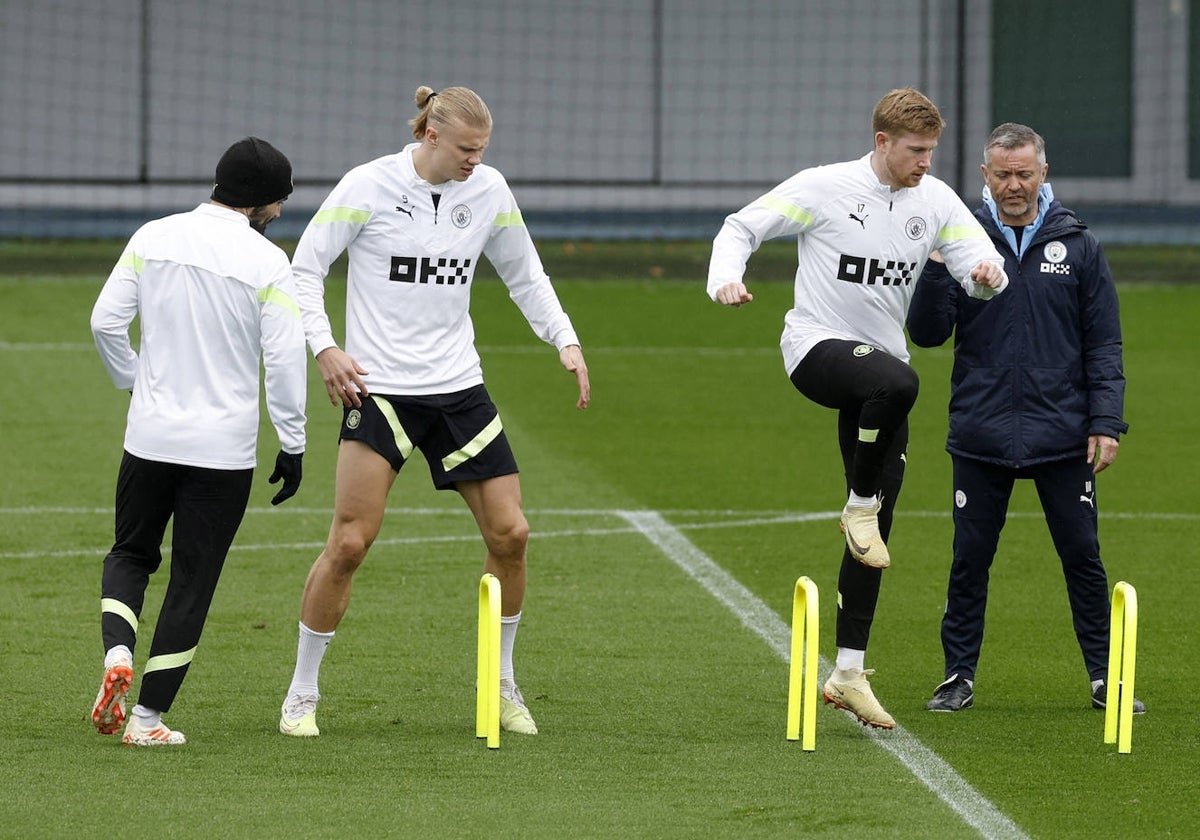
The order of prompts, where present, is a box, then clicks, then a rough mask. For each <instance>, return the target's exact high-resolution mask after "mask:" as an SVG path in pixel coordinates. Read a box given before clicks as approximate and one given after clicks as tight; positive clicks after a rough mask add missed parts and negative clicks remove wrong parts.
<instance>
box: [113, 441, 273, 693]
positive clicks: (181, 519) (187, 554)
mask: <svg viewBox="0 0 1200 840" xmlns="http://www.w3.org/2000/svg"><path fill="white" fill-rule="evenodd" d="M253 477H254V470H253V469H247V470H214V469H206V468H203V467H189V466H184V465H181V464H168V463H163V462H161V461H148V460H146V459H144V458H138V457H136V456H134V455H130V454H129V453H128V452H126V453H125V455H124V457H123V458H122V459H121V468H120V471H119V473H118V474H117V490H116V528H115V537H114V542H113V547H112V550H111V551H109V553H108V555H107V556H106V557H105V558H104V573H103V576H102V579H101V598H102V602H101V604H102V606H101V610H102V612H101V625H100V628H101V635H102V637H103V640H104V649H105V650H108V649H110V648H112V647H113V646H114V645H125V646H127V647H128V648H129V649H130V650H131V651H132V650H134V645H135V643H136V641H137V634H138V627H137V624H138V621H139V620H140V617H141V614H142V606H143V602H144V600H145V596H146V587H147V585H148V584H149V582H150V575H152V574H153V573H154V572H155V571H157V569H158V567H159V565H160V564H161V563H162V553H161V548H162V541H163V535H164V533H165V532H166V528H167V522H168V520H170V519H171V518H172V517H174V525H173V526H172V531H171V576H170V580H169V581H168V583H167V588H166V594H165V596H164V598H163V603H162V608H161V610H160V611H159V614H158V620H157V623H156V625H155V628H154V638H153V640H152V641H151V643H150V659H149V660H148V661H147V663H146V667H145V670H144V671H143V673H142V684H141V689H140V693H139V696H138V702H139V703H141V704H142V705H143V706H146V707H148V708H151V709H156V710H158V711H160V712H165V711H168V710H169V709H170V708H171V703H172V702H173V701H174V699H175V695H176V694H177V693H178V692H179V687H180V685H182V683H183V678H184V677H185V676H186V675H187V670H188V665H189V664H190V663H191V661H192V656H193V655H194V654H195V649H196V645H197V644H199V642H200V634H201V632H202V631H203V629H204V622H205V620H206V619H207V617H208V609H209V606H210V605H211V604H212V599H213V593H214V592H215V591H216V588H217V581H218V580H219V578H220V577H221V569H222V568H223V567H224V565H225V556H226V555H227V554H228V553H229V546H230V545H231V544H232V543H233V538H234V536H235V535H236V534H237V530H238V527H239V526H240V525H241V522H242V516H243V515H244V514H245V512H246V504H247V502H248V501H249V499H250V485H251V482H252V479H253Z"/></svg>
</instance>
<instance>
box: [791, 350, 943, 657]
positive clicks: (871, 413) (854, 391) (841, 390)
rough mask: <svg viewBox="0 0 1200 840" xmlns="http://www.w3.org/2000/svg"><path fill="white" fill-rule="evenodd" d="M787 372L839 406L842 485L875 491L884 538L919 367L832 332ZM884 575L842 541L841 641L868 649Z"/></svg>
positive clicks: (815, 397) (816, 398) (801, 386)
mask: <svg viewBox="0 0 1200 840" xmlns="http://www.w3.org/2000/svg"><path fill="white" fill-rule="evenodd" d="M791 380H792V384H793V385H795V386H796V389H797V390H798V391H800V393H802V394H803V395H804V396H806V397H808V398H809V399H810V400H812V401H813V402H815V403H817V404H818V405H823V406H825V407H826V408H833V409H837V412H838V447H839V449H840V450H841V453H842V463H843V465H844V467H845V471H846V493H847V495H848V494H849V492H850V490H851V489H853V490H854V492H856V493H858V494H860V495H863V496H871V495H875V494H878V495H879V499H880V502H881V503H882V506H881V508H880V511H879V533H880V535H881V536H882V537H883V540H884V542H885V543H886V542H887V541H888V537H889V536H890V534H891V530H892V517H893V513H894V512H895V509H896V500H897V498H898V497H899V496H900V486H901V485H902V484H903V482H904V464H905V452H906V450H907V449H908V413H909V411H911V410H912V407H913V404H914V403H915V402H916V400H917V390H918V388H919V379H918V378H917V373H916V371H914V370H913V369H912V368H911V367H909V366H908V365H907V364H906V363H904V362H902V361H900V360H899V359H897V358H896V357H894V356H890V355H888V354H887V353H884V352H883V351H881V350H876V349H875V348H872V347H871V346H870V345H866V344H861V343H858V342H854V341H841V340H835V339H829V340H826V341H822V342H821V343H820V344H818V345H817V346H815V347H814V348H813V349H812V350H810V351H809V353H808V355H806V356H805V357H804V359H803V360H802V361H801V362H800V364H799V365H797V366H796V369H795V370H794V371H792V375H791ZM860 429H865V430H872V431H875V432H877V435H876V437H875V440H874V441H873V442H870V441H862V440H860V439H859V438H860V431H859V430H860ZM882 575H883V570H882V569H875V568H871V567H870V566H865V565H863V564H862V563H860V562H858V561H857V560H855V559H854V557H853V556H852V555H851V554H850V549H849V548H847V547H846V544H845V541H843V542H842V566H841V571H840V573H839V575H838V594H839V595H840V598H839V606H838V613H837V646H838V647H844V648H850V649H853V650H866V649H867V642H868V641H869V639H870V636H871V624H872V622H873V621H874V619H875V606H876V604H877V603H878V601H879V585H880V581H881V579H882Z"/></svg>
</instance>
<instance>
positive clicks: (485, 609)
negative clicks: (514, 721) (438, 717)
mask: <svg viewBox="0 0 1200 840" xmlns="http://www.w3.org/2000/svg"><path fill="white" fill-rule="evenodd" d="M476 664H477V669H476V676H475V737H476V738H487V745H488V748H489V749H493V750H494V749H497V748H498V747H499V746H500V581H499V580H497V579H496V576H495V575H492V574H485V575H484V576H483V577H482V578H480V580H479V648H478V658H477V660H476Z"/></svg>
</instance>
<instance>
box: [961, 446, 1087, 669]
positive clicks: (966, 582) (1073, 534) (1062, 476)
mask: <svg viewBox="0 0 1200 840" xmlns="http://www.w3.org/2000/svg"><path fill="white" fill-rule="evenodd" d="M953 461H954V561H953V565H952V566H951V567H950V583H949V586H948V588H947V592H946V614H945V615H944V616H943V617H942V649H943V651H944V653H945V656H946V677H947V678H949V677H950V676H951V675H953V674H958V675H960V676H962V677H965V678H966V679H974V678H975V670H976V667H977V666H978V664H979V651H980V648H981V647H982V645H983V625H984V612H985V610H986V608H987V596H988V581H989V577H990V570H991V567H992V560H993V559H994V558H995V556H996V547H997V544H998V543H999V540H1000V530H1001V529H1002V528H1003V527H1004V521H1005V518H1006V517H1007V515H1008V501H1009V498H1010V497H1011V496H1012V489H1013V483H1014V482H1015V481H1016V480H1017V479H1021V478H1029V479H1033V482H1034V485H1035V486H1036V488H1037V493H1038V498H1039V499H1040V500H1041V503H1042V510H1043V511H1044V513H1045V516H1046V524H1047V525H1048V526H1049V527H1050V537H1051V539H1052V540H1053V541H1054V548H1055V550H1056V551H1057V552H1058V557H1059V560H1060V561H1061V562H1062V570H1063V576H1064V577H1065V578H1066V582H1067V598H1068V600H1069V601H1070V604H1071V616H1072V618H1073V619H1074V625H1075V637H1076V639H1078V640H1079V648H1080V650H1081V651H1082V652H1083V661H1084V664H1085V665H1086V667H1087V671H1088V676H1089V677H1090V678H1091V679H1093V680H1099V679H1104V678H1105V675H1106V672H1107V668H1108V635H1109V622H1110V613H1109V602H1108V577H1107V576H1106V574H1105V572H1104V565H1103V563H1101V561H1100V538H1099V535H1098V532H1097V524H1098V523H1097V517H1096V483H1095V482H1096V478H1095V476H1094V475H1093V474H1092V465H1091V464H1089V463H1088V462H1087V459H1085V458H1072V459H1069V460H1062V461H1052V462H1049V463H1045V464H1037V465H1035V466H1031V467H1026V468H1024V469H1010V468H1008V467H1002V466H998V465H995V464H989V463H986V462H984V461H977V460H974V459H973V458H963V457H959V456H954V458H953Z"/></svg>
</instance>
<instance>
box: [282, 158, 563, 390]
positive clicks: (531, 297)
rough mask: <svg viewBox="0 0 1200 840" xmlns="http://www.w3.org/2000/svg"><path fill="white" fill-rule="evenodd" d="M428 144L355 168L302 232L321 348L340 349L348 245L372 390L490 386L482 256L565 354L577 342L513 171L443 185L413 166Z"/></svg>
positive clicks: (299, 280) (362, 359)
mask: <svg viewBox="0 0 1200 840" xmlns="http://www.w3.org/2000/svg"><path fill="white" fill-rule="evenodd" d="M418 145H419V144H416V143H413V144H410V145H408V146H406V147H405V148H404V149H403V150H402V151H400V152H399V153H397V154H392V155H387V156H385V157H381V158H378V159H376V160H373V161H370V162H369V163H365V164H362V165H361V166H357V167H355V168H354V169H352V170H350V171H349V172H348V173H346V175H345V176H344V177H343V178H342V179H341V181H340V182H339V183H338V185H337V186H336V187H334V188H333V190H332V191H331V192H330V193H329V195H328V197H326V199H325V201H324V203H323V204H322V205H321V207H320V209H319V210H318V211H317V213H316V215H314V216H313V218H312V221H310V222H309V224H308V227H307V228H306V229H305V231H304V234H303V236H301V238H300V242H299V244H298V245H297V246H296V253H295V255H294V256H293V258H292V271H293V273H294V274H295V277H296V285H297V291H298V293H299V300H300V309H301V312H302V313H303V317H304V332H305V335H306V336H307V338H308V344H309V348H310V349H311V350H312V353H313V355H314V356H315V355H317V354H318V353H320V352H321V351H322V350H324V349H326V348H328V347H332V346H335V344H336V342H335V341H334V338H333V330H332V329H331V327H330V323H329V316H328V315H327V314H326V312H325V301H324V293H325V286H324V281H325V276H326V275H327V274H328V272H329V266H330V264H331V263H333V261H334V260H335V259H337V257H338V256H339V255H340V254H341V253H342V251H343V250H346V249H347V248H349V251H350V262H349V270H348V288H347V293H346V336H345V341H346V343H345V350H346V352H347V353H349V354H350V356H351V357H352V358H353V359H354V360H355V361H356V362H357V363H358V364H359V366H360V367H362V368H363V369H364V370H366V371H367V375H366V376H364V377H363V379H364V381H365V382H366V384H367V387H368V389H369V390H370V391H371V393H378V394H391V395H405V394H407V395H418V394H447V393H453V392H455V391H460V390H463V389H464V388H468V387H471V386H473V385H478V384H480V383H482V382H483V370H482V367H481V365H480V361H479V354H478V353H477V352H476V350H475V328H474V326H473V325H472V323H471V316H470V311H469V309H470V303H471V282H472V278H473V277H474V275H475V269H476V267H477V266H478V264H479V255H480V253H482V254H484V255H485V256H486V257H487V258H488V261H489V262H491V264H492V265H493V266H494V267H495V269H496V272H497V273H498V274H499V275H500V277H501V279H502V280H503V281H504V284H505V286H507V287H508V292H509V297H511V298H512V299H513V301H514V302H515V303H516V304H517V307H518V308H519V309H520V310H521V313H522V314H523V315H524V316H525V319H526V320H527V321H528V322H529V325H530V326H531V327H532V328H533V331H534V333H536V334H537V336H538V337H539V338H541V339H542V340H543V341H545V342H547V343H549V344H552V345H554V346H555V347H556V348H557V349H559V350H561V349H562V348H564V347H566V346H568V345H571V344H578V343H579V339H578V337H577V336H576V335H575V329H574V328H573V327H572V326H571V321H570V319H569V318H568V317H567V315H566V313H565V312H563V309H562V306H561V305H560V303H559V301H558V296H557V295H556V294H555V292H554V287H553V286H551V285H550V278H549V277H547V276H546V272H545V270H544V269H543V268H542V262H541V260H540V259H539V257H538V254H537V251H536V250H535V249H534V246H533V241H532V240H531V239H530V237H529V232H528V231H527V230H526V228H525V223H524V221H523V220H522V218H521V211H520V209H519V208H518V207H517V202H516V200H515V199H514V198H513V195H512V192H511V191H510V190H509V188H508V184H507V182H505V180H504V177H503V176H502V175H501V174H500V173H499V172H498V171H497V170H495V169H493V168H492V167H490V166H485V165H479V166H476V167H475V170H474V171H473V172H472V173H471V176H470V177H469V178H468V179H467V180H466V181H462V182H459V181H447V182H446V183H444V184H438V185H436V186H433V185H431V184H429V183H428V182H426V181H424V180H422V179H421V177H420V176H419V175H417V172H416V169H415V168H414V167H413V159H412V153H413V150H414V149H416V148H418ZM435 195H439V196H440V198H439V199H438V200H437V204H436V205H435V204H434V196H435Z"/></svg>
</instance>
